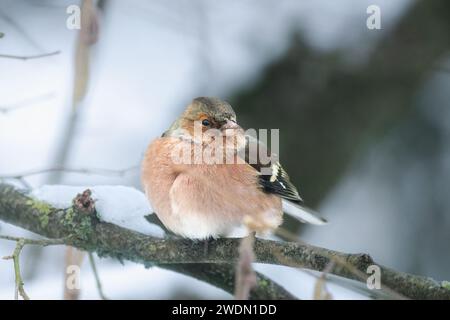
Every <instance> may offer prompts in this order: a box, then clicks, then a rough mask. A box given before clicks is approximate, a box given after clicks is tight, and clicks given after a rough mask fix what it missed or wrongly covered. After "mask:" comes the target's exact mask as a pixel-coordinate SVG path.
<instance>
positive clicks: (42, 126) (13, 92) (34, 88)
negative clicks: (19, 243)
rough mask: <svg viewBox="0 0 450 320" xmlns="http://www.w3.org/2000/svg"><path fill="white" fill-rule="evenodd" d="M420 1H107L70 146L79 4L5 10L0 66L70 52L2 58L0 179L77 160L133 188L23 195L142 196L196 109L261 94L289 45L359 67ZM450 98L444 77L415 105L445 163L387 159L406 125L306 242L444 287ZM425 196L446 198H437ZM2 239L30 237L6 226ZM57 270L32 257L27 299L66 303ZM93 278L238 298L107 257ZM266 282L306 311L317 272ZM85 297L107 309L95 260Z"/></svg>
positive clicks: (1, 292) (8, 277) (132, 292)
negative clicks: (144, 174) (378, 11)
mask: <svg viewBox="0 0 450 320" xmlns="http://www.w3.org/2000/svg"><path fill="white" fill-rule="evenodd" d="M373 3H376V4H377V5H379V6H380V7H381V8H382V14H383V16H382V18H383V31H380V32H379V33H378V34H376V33H375V35H374V36H373V37H371V38H370V39H369V41H368V40H367V39H366V35H367V28H366V25H365V20H366V18H367V14H366V8H367V6H368V5H370V4H373ZM412 3H413V1H408V0H397V1H389V0H383V1H381V0H378V1H365V0H364V1H361V0H340V1H331V0H328V1H327V0H320V1H318V0H316V1H299V0H284V1H276V0H265V1H250V0H245V1H242V0H240V1H238V0H236V1H207V0H196V1H192V0H190V1H188V0H184V1H182V0H178V1H175V0H173V1H163V0H154V1H139V0H132V1H120V0H111V1H105V2H104V3H103V9H102V10H101V11H100V12H99V36H98V42H97V43H96V44H94V45H93V46H92V47H90V51H91V52H90V70H89V74H90V76H89V82H88V91H87V94H86V96H85V97H84V99H83V101H82V103H81V104H79V105H78V110H79V111H78V113H77V115H78V117H77V119H76V121H75V128H74V133H73V135H72V136H71V137H70V140H67V139H65V134H66V133H67V128H68V126H69V123H70V122H71V121H73V119H71V118H70V114H71V112H72V109H73V105H72V103H71V102H72V92H73V78H74V72H75V70H74V56H75V47H76V43H77V32H78V31H76V30H69V29H67V28H66V19H67V17H68V15H67V13H66V8H67V6H69V5H71V4H79V2H77V1H73V0H72V1H56V0H54V1H51V0H48V1H31V0H28V1H17V0H1V1H0V32H3V33H4V34H5V36H4V37H3V38H2V39H0V54H11V55H34V54H40V53H46V52H52V51H56V50H60V51H61V53H60V54H58V55H54V56H50V57H46V58H42V59H35V60H27V61H22V60H13V59H0V70H2V72H1V73H0V107H2V108H3V109H4V110H6V109H10V108H11V110H10V111H9V112H3V113H0V155H1V156H0V176H3V175H10V174H17V173H22V172H27V171H30V170H39V169H43V168H51V167H53V166H55V164H56V161H57V159H59V158H60V154H59V153H60V152H61V150H62V149H64V147H67V154H66V156H65V163H64V166H66V167H70V168H97V169H109V170H123V169H127V168H131V169H129V170H127V171H126V172H124V174H123V175H101V174H90V175H87V174H76V173H62V174H55V173H51V174H37V175H32V176H29V177H27V182H28V183H29V184H31V186H32V187H39V186H41V185H43V184H47V183H60V184H66V185H127V186H132V187H135V188H138V189H139V188H140V183H139V168H138V167H136V166H137V165H139V162H140V160H141V158H142V156H143V152H144V150H145V148H146V146H147V145H148V143H149V141H150V140H151V139H153V138H154V137H157V136H159V135H160V134H161V133H162V132H163V131H164V130H165V129H166V128H167V127H168V126H169V125H170V123H171V122H172V121H173V119H174V118H175V117H176V116H177V114H178V113H179V112H180V111H181V110H182V109H183V108H184V107H185V105H186V104H187V103H188V102H189V101H190V100H191V99H192V98H193V97H196V96H200V95H202V96H210V95H214V96H219V97H221V98H224V99H227V98H229V97H233V96H234V95H236V94H238V93H239V92H240V91H242V90H246V89H248V88H251V87H252V85H253V84H254V83H255V82H256V81H257V80H258V78H259V77H260V76H261V74H262V73H263V72H264V70H265V68H266V67H267V66H268V65H269V64H271V63H272V62H273V61H276V60H277V59H279V58H280V57H282V56H283V54H284V53H285V52H286V50H288V48H289V46H290V41H291V39H292V36H293V35H294V34H295V33H300V34H302V35H303V37H304V38H305V39H306V40H307V42H308V44H309V45H310V46H311V47H313V48H315V49H317V50H320V51H323V52H331V51H333V50H337V49H338V50H343V51H346V52H347V54H348V60H349V61H350V62H352V63H358V61H359V62H360V61H361V59H364V56H365V53H367V52H370V50H372V49H373V48H374V46H375V44H376V42H377V41H378V40H379V39H380V37H381V34H382V32H388V30H389V28H391V27H393V26H395V23H396V21H397V20H398V19H399V18H400V17H401V16H402V14H403V13H404V12H405V10H406V9H407V8H408V7H409V6H410V5H411V4H412ZM363 40H364V41H363ZM352 57H353V58H352ZM449 84H450V75H448V74H441V73H436V74H433V75H431V76H430V78H429V79H428V80H427V81H426V83H425V84H424V85H423V88H422V89H421V91H420V93H418V98H417V100H418V102H417V107H416V109H417V110H418V111H417V112H418V113H419V114H421V115H422V117H423V118H425V119H427V121H428V122H429V123H431V126H432V127H433V128H434V129H435V130H439V132H440V133H442V137H446V139H447V140H446V141H447V144H445V143H443V144H442V146H443V147H442V148H440V149H439V151H438V154H436V155H435V158H433V159H434V160H433V161H437V164H436V165H435V166H433V172H432V173H430V172H429V171H428V169H429V168H428V167H427V165H426V164H423V161H425V163H426V161H427V159H425V158H424V157H421V155H420V154H416V153H411V151H410V150H406V151H404V153H403V154H401V157H400V156H398V157H397V156H395V157H394V156H393V155H392V154H393V150H396V148H397V146H398V144H402V142H404V141H406V142H407V143H414V140H411V139H410V138H408V137H405V135H404V134H403V131H405V130H406V129H405V126H406V127H407V126H408V124H403V125H399V126H398V128H396V129H395V130H392V131H390V132H389V133H387V134H386V136H385V137H384V138H383V139H381V140H380V141H378V142H377V143H376V144H374V145H372V146H371V147H370V148H368V150H367V152H366V154H364V155H363V156H361V157H360V158H359V159H358V161H356V162H355V164H354V165H352V167H351V170H349V171H348V173H346V174H345V176H344V177H343V178H342V179H341V180H340V181H339V183H337V184H336V186H335V187H334V188H333V190H332V192H330V193H329V194H327V195H326V196H325V197H324V201H322V203H321V205H320V207H319V208H318V209H319V210H320V211H321V212H322V213H323V215H324V216H326V217H330V225H329V226H327V227H324V228H308V229H306V230H305V231H304V233H303V234H302V240H304V241H307V242H310V243H312V244H315V245H319V246H326V247H328V248H331V249H336V250H340V251H345V252H362V251H364V252H370V253H371V255H372V256H373V257H374V258H375V260H376V261H379V262H381V263H383V264H385V265H389V266H392V267H395V268H398V269H400V270H403V271H409V272H415V273H420V274H424V275H429V276H433V277H436V278H438V279H444V278H446V277H447V278H450V273H449V270H450V265H449V259H448V258H446V257H445V258H441V259H440V258H439V257H440V255H438V254H437V252H443V250H445V249H446V248H447V249H448V245H446V244H445V242H444V241H443V242H440V243H436V242H435V241H434V240H433V239H429V240H428V239H427V234H429V232H431V231H430V229H426V228H423V226H424V224H427V223H428V219H427V216H426V215H425V214H424V212H426V211H427V210H429V209H430V208H431V207H432V205H433V204H432V203H431V202H432V200H431V199H434V200H436V199H438V200H439V201H441V202H439V203H441V204H442V206H446V204H447V203H448V199H446V198H447V197H446V196H445V193H446V192H447V193H448V190H450V188H449V187H450V185H449V182H448V181H449V179H446V178H448V177H449V176H450V148H449V145H450V144H448V142H449V137H450V135H449V133H450V126H449V125H448V124H449V121H448V119H450V118H449V116H450V114H449V111H450V110H449V108H448V102H447V101H449V100H448V99H449V98H450V97H449V93H448V92H449V91H448V90H446V88H448V85H449ZM241 108H245V106H241ZM293 117H295V114H293ZM281 148H283V145H281ZM287 169H288V171H289V170H290V169H291V168H287ZM392 172H396V174H395V175H392V174H390V173H392ZM430 185H433V186H434V187H433V190H440V193H439V194H434V195H430V194H428V193H427V192H429V190H430V188H429V186H430ZM444 190H446V192H445V191H444ZM424 199H425V200H426V201H425V200H424ZM398 212H404V213H405V212H406V213H407V215H406V216H405V215H404V214H403V215H400V214H398ZM429 225H430V226H431V224H429ZM439 225H440V229H437V230H435V232H436V234H437V235H438V236H439V235H441V238H442V239H443V240H444V239H447V238H446V235H447V234H448V228H449V225H450V215H449V214H448V213H447V214H444V215H443V216H442V220H441V221H440V224H439ZM0 233H1V234H9V235H27V236H30V235H28V233H27V232H26V231H24V230H20V229H18V228H15V227H13V226H11V225H7V224H5V223H1V222H0ZM418 237H420V239H418ZM434 246H436V247H434ZM433 247H434V248H435V250H432V249H431V248H433ZM13 248H14V244H13V243H8V242H6V241H0V256H6V255H9V254H10V253H11V252H12V250H13ZM419 248H420V252H422V253H423V254H421V255H418V254H417V251H418V250H419ZM447 251H448V250H447ZM424 255H425V256H424ZM63 256H64V248H59V247H47V248H44V249H37V248H31V247H26V248H25V249H24V253H23V255H22V265H23V267H22V268H23V271H24V281H25V289H26V291H27V293H28V294H29V296H30V297H31V298H32V299H61V298H62V293H63ZM439 259H440V260H439ZM97 264H98V269H99V272H100V277H101V280H102V282H103V286H104V291H105V293H106V295H107V296H108V297H110V298H118V299H119V298H124V299H153V298H160V299H168V298H174V297H178V298H180V297H181V298H184V297H186V298H188V297H189V298H202V299H204V298H208V299H211V298H226V299H228V298H231V296H230V295H228V294H227V293H225V292H223V291H221V290H219V289H216V288H214V287H212V286H210V285H208V284H205V283H202V282H199V281H197V280H194V279H192V278H189V277H186V276H183V275H179V274H176V273H173V272H170V271H166V270H162V269H159V268H151V269H145V268H144V267H143V266H141V265H137V264H133V263H129V262H126V263H125V264H124V265H122V264H120V263H119V262H117V261H113V260H110V259H97ZM256 268H257V269H258V270H260V271H262V272H264V273H266V274H268V275H270V276H271V277H272V278H273V279H275V280H276V281H278V282H279V283H280V284H282V285H284V286H285V287H286V289H288V290H289V291H291V292H292V293H294V294H296V295H297V296H299V297H300V298H304V299H308V298H311V297H312V293H313V287H314V283H315V277H314V276H313V275H311V274H310V273H304V272H301V271H299V270H294V269H289V268H284V267H274V266H259V265H258V266H256ZM0 275H1V277H0V299H11V298H13V292H14V282H13V281H14V275H13V268H12V265H11V262H10V261H2V260H0ZM329 289H330V291H331V293H332V295H333V297H334V298H336V299H346V298H366V297H367V296H366V295H365V294H360V293H357V292H355V291H354V290H349V289H346V288H343V287H342V286H340V285H339V284H330V285H329ZM81 297H82V298H83V299H97V298H99V297H98V294H97V291H96V289H95V281H94V278H93V275H92V272H91V270H90V267H89V264H88V261H87V259H86V261H85V264H84V265H83V269H82V291H81Z"/></svg>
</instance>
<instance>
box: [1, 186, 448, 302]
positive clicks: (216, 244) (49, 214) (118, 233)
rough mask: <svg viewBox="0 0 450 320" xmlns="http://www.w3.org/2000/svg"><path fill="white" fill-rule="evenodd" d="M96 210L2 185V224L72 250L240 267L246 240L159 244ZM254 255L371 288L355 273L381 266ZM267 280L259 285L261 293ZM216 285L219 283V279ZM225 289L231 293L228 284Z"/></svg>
mask: <svg viewBox="0 0 450 320" xmlns="http://www.w3.org/2000/svg"><path fill="white" fill-rule="evenodd" d="M76 200H77V199H76ZM92 205H93V204H92V203H90V202H89V201H84V200H80V199H78V201H74V206H73V207H71V208H68V209H65V210H61V209H56V208H52V207H51V206H49V205H48V204H46V203H42V202H39V201H37V200H34V199H32V198H29V197H28V196H26V195H25V194H23V193H21V192H19V191H17V190H16V189H14V188H13V187H12V186H9V185H5V184H0V220H3V221H5V222H8V223H11V224H14V225H16V226H19V227H22V228H25V229H27V230H30V231H32V232H35V233H38V234H40V235H43V236H45V237H48V238H59V239H60V238H64V239H66V240H65V243H66V244H67V245H71V246H74V247H77V248H79V249H82V250H86V251H91V252H93V251H95V252H97V254H98V255H99V256H110V257H115V258H118V259H126V260H130V261H135V262H139V263H142V264H144V265H146V266H152V265H158V266H161V267H168V268H170V269H172V270H176V271H181V270H183V271H186V273H191V274H192V273H194V272H195V270H196V269H201V268H198V267H196V265H198V264H199V263H201V264H211V269H208V270H199V272H201V273H197V274H196V277H201V276H204V275H205V274H211V273H214V272H215V271H214V270H216V268H218V269H220V268H224V266H230V267H231V271H230V272H233V266H232V265H230V264H231V263H233V264H234V263H235V262H236V261H237V260H238V258H239V252H238V248H239V242H240V239H230V238H222V239H217V240H214V241H209V243H208V250H207V252H205V250H204V242H202V241H191V240H187V239H159V238H154V237H150V236H146V235H143V234H140V233H137V232H134V231H131V230H128V229H124V228H121V227H119V226H117V225H113V224H109V223H104V222H100V221H98V220H97V219H96V217H95V216H94V215H89V214H86V212H87V211H89V210H87V209H89V208H91V206H92ZM254 251H255V262H260V263H268V264H275V265H285V266H292V267H300V268H306V269H310V270H316V271H323V270H326V269H327V266H329V265H330V263H331V262H333V261H335V262H336V261H337V262H339V261H345V265H344V264H341V263H336V264H335V265H334V266H333V267H332V268H331V269H330V270H327V271H329V273H330V274H334V275H337V276H340V277H344V278H348V279H353V280H357V281H362V282H365V279H364V280H362V279H361V278H360V277H359V276H358V275H357V274H355V272H353V269H354V270H357V271H359V272H360V273H364V274H366V272H367V268H368V267H369V266H370V265H374V264H376V263H375V262H374V261H373V259H372V258H371V257H370V256H369V255H367V254H346V253H342V252H338V251H333V250H328V249H325V248H320V247H315V246H311V245H306V244H301V243H295V242H278V241H272V240H264V239H256V240H255V244H254ZM190 264H193V265H190ZM213 267H214V269H213ZM379 267H380V268H381V284H382V287H383V286H386V287H388V288H390V289H392V290H394V291H395V292H397V293H399V294H401V295H403V296H405V297H407V298H412V299H450V290H448V289H447V288H445V287H444V286H442V285H440V284H439V283H437V282H436V281H434V280H432V279H429V278H426V277H422V276H416V275H412V274H407V273H403V272H398V271H395V270H393V269H390V268H387V267H384V266H381V265H379ZM221 271H223V269H222V270H221ZM221 271H218V272H221ZM226 272H228V271H226ZM226 275H227V277H228V279H227V281H229V280H230V279H231V277H232V276H231V275H230V273H229V272H228V273H227V274H226ZM204 278H205V277H204ZM264 280H265V279H262V280H261V279H258V285H259V287H261V285H262V283H263V281H264ZM214 281H215V282H217V281H218V280H217V278H215V280H214ZM214 281H212V283H213V284H214ZM228 283H229V282H228ZM221 285H222V287H227V288H230V286H229V285H227V284H224V283H222V284H221ZM231 288H233V284H231ZM232 291H233V290H231V292H232ZM277 294H278V293H277ZM278 295H279V294H278ZM281 295H282V296H283V295H284V293H283V294H281Z"/></svg>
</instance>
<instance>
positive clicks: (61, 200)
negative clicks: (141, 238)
mask: <svg viewBox="0 0 450 320" xmlns="http://www.w3.org/2000/svg"><path fill="white" fill-rule="evenodd" d="M86 189H90V190H91V191H92V198H93V199H94V200H95V208H96V211H97V215H98V218H99V219H100V220H101V221H104V222H109V223H113V224H116V225H118V226H121V227H123V228H127V229H131V230H135V231H138V232H141V233H143V234H146V235H151V236H154V237H163V236H164V231H163V230H162V229H161V228H160V227H159V226H157V225H155V224H152V223H150V222H149V221H147V219H145V216H147V215H149V214H151V213H152V212H153V210H152V208H151V206H150V204H149V202H148V200H147V197H146V196H145V195H144V194H143V193H142V192H141V191H139V190H137V189H135V188H131V187H126V186H65V185H44V186H42V187H40V188H37V189H34V190H33V191H32V193H31V195H32V196H33V197H34V198H36V199H38V200H41V201H45V202H47V203H49V204H50V205H52V206H54V207H56V208H59V209H64V208H68V207H70V206H71V205H72V200H73V199H74V198H75V197H76V195H77V194H79V193H82V192H83V191H84V190H86Z"/></svg>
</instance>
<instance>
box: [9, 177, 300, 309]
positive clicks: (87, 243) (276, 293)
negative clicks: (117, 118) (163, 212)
mask: <svg viewBox="0 0 450 320" xmlns="http://www.w3.org/2000/svg"><path fill="white" fill-rule="evenodd" d="M85 194H86V195H88V193H87V192H85V193H83V195H85ZM83 195H81V196H79V197H77V198H76V199H75V200H74V206H73V207H71V208H68V209H66V210H60V209H56V208H52V207H51V206H50V205H48V204H46V203H44V202H40V201H37V200H34V199H32V198H29V197H28V196H26V195H25V194H24V193H23V192H20V191H18V190H16V189H15V188H14V187H12V186H10V185H7V184H1V183H0V220H3V221H5V222H8V223H11V224H14V225H16V226H19V227H22V228H24V229H27V230H29V231H32V232H35V233H37V234H40V235H42V236H45V237H48V238H57V239H59V238H61V237H59V236H57V235H65V236H62V237H66V236H67V238H65V240H64V242H60V241H61V240H49V241H57V242H58V244H63V243H64V244H66V245H70V246H74V247H77V248H79V249H83V250H87V251H90V252H97V254H98V255H99V256H111V257H115V258H118V259H119V260H123V259H128V260H130V261H135V262H138V263H142V264H144V265H145V266H148V267H150V266H158V267H161V268H164V269H168V270H172V271H175V272H178V273H182V274H186V275H189V276H191V277H194V278H196V279H198V280H201V281H205V282H208V283H210V284H212V285H215V286H217V287H219V288H221V289H223V290H225V291H227V292H229V293H230V294H233V292H234V283H235V269H234V266H233V265H232V264H230V262H229V261H226V262H225V263H222V264H202V263H191V262H189V263H186V264H185V263H177V264H172V263H170V264H164V263H163V261H157V260H155V261H153V260H146V259H143V258H142V257H140V254H139V250H138V249H137V248H131V247H130V250H131V251H130V252H129V253H130V254H129V255H128V254H127V251H128V249H127V247H128V246H129V245H131V244H132V243H134V242H135V241H138V242H141V241H144V242H147V241H149V242H148V243H147V244H150V243H151V242H152V241H153V240H157V239H155V238H152V237H148V236H145V235H142V234H140V233H137V232H134V231H131V230H128V229H124V228H121V227H118V226H116V225H113V224H108V223H102V222H99V221H98V220H97V219H96V217H95V214H94V215H90V214H89V215H88V214H87V213H90V210H91V209H92V205H93V201H92V202H91V199H90V198H88V197H83ZM97 228H98V229H97ZM102 230H105V231H106V233H104V234H102V233H103V232H104V231H102ZM115 232H118V233H117V234H116V235H114V233H115ZM94 234H97V235H98V237H97V236H95V237H92V236H93V235H94ZM110 236H113V238H116V240H119V239H122V240H123V241H125V242H124V243H122V245H121V244H119V243H117V242H116V243H115V244H114V245H113V247H116V246H119V247H120V246H123V248H122V249H120V250H115V249H113V251H110V249H109V248H107V247H104V246H103V245H100V246H98V247H97V245H99V244H100V242H103V241H106V242H108V241H109V240H108V237H110ZM127 237H131V238H129V239H127ZM0 238H1V237H0ZM2 238H3V239H7V238H8V239H7V240H14V241H16V239H17V238H12V237H5V236H3V237H2ZM110 240H112V239H110ZM122 240H119V241H122ZM106 242H105V243H104V244H106ZM138 242H136V243H135V244H136V245H137V246H139V243H138ZM200 243H201V242H199V243H198V244H200ZM36 244H41V243H40V242H39V243H36ZM201 248H202V249H201V251H202V252H204V250H203V249H204V246H203V245H201ZM111 249H112V248H111ZM141 250H145V248H142V249H141ZM257 283H258V287H256V288H254V289H253V290H252V292H251V294H250V299H254V300H279V299H289V300H292V299H296V298H295V297H294V296H293V295H291V294H290V293H289V292H288V291H286V290H285V289H284V288H282V287H281V286H279V285H278V284H276V283H275V282H273V281H272V280H270V279H268V278H267V277H265V276H264V275H261V274H259V273H257Z"/></svg>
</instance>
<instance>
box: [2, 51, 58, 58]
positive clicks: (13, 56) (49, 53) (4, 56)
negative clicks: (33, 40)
mask: <svg viewBox="0 0 450 320" xmlns="http://www.w3.org/2000/svg"><path fill="white" fill-rule="evenodd" d="M60 53H61V51H60V50H57V51H53V52H48V53H41V54H35V55H29V56H17V55H12V54H0V58H8V59H17V60H24V61H26V60H31V59H39V58H45V57H50V56H54V55H57V54H60Z"/></svg>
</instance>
